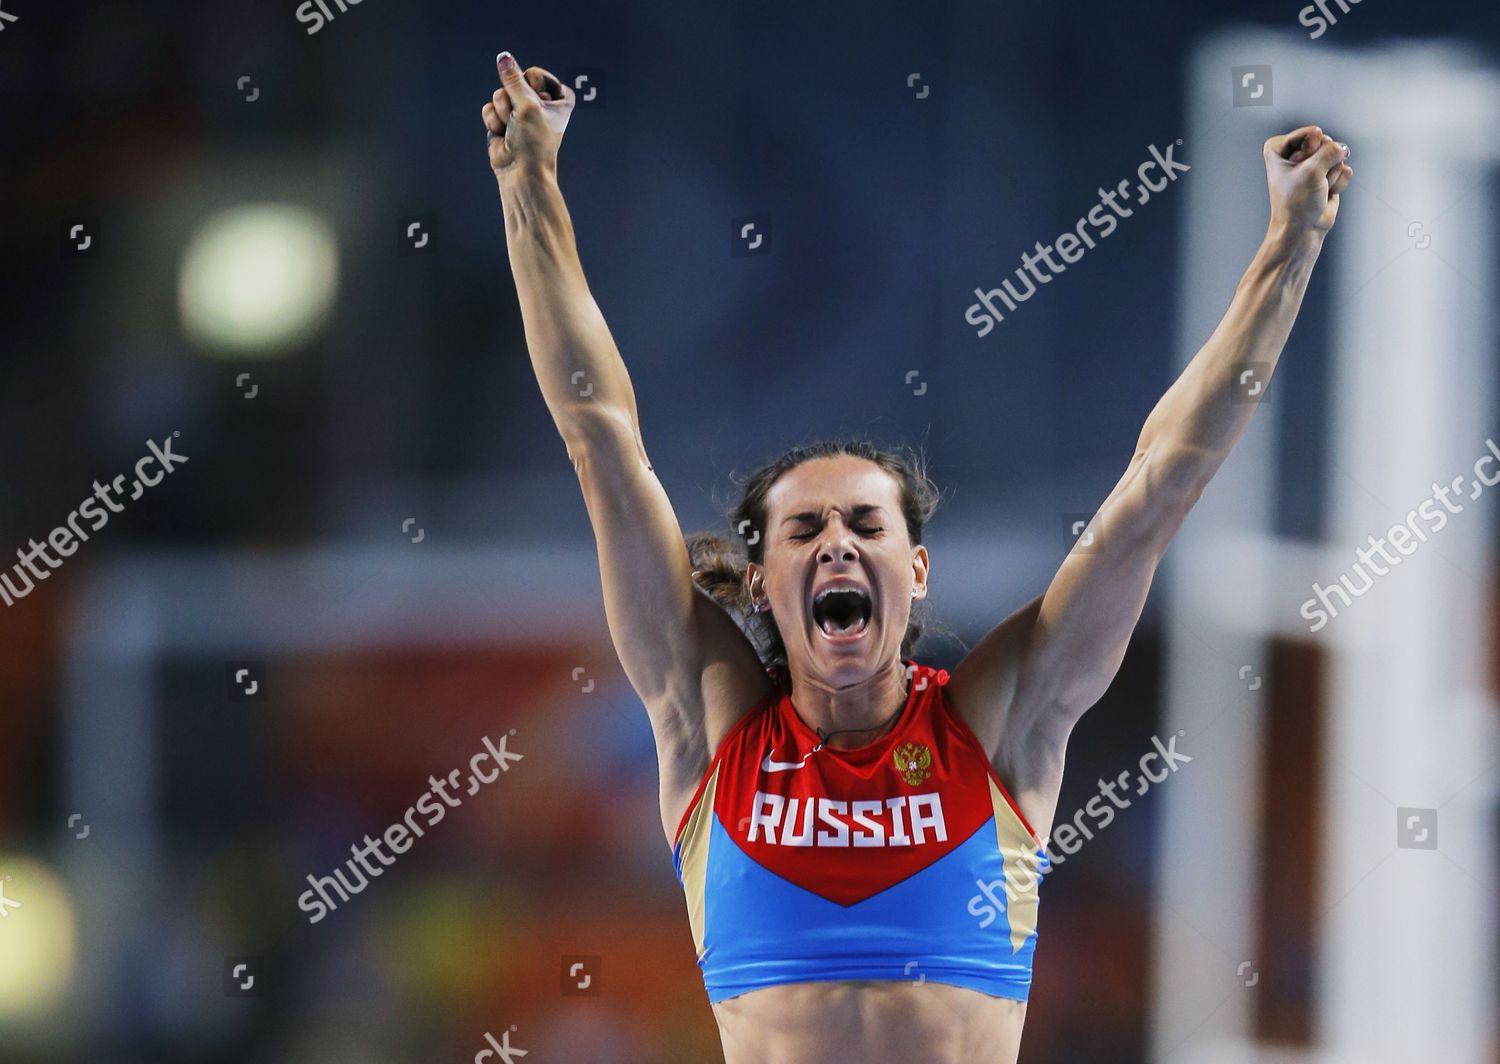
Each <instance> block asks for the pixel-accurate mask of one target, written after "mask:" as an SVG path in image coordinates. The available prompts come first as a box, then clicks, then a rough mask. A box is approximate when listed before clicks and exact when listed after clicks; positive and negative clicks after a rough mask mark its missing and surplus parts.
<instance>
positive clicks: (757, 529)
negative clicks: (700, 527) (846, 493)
mask: <svg viewBox="0 0 1500 1064" xmlns="http://www.w3.org/2000/svg"><path fill="white" fill-rule="evenodd" d="M838 455H849V456H851V457H854V458H864V459H866V460H868V461H871V462H874V463H875V464H876V465H878V466H879V467H880V468H881V469H883V470H885V471H886V472H887V473H889V474H890V475H891V476H892V477H893V478H894V479H895V481H896V484H897V486H898V487H899V488H900V490H901V515H902V517H903V518H904V519H905V522H906V534H907V536H908V537H909V538H910V539H911V542H912V545H913V546H916V545H917V544H919V543H921V542H922V529H923V527H924V526H925V525H926V524H927V522H928V520H929V519H930V518H931V517H932V515H933V512H934V511H935V510H936V509H937V505H938V502H939V500H940V498H941V492H940V491H939V490H938V488H937V486H936V485H935V484H933V482H932V481H931V479H929V478H928V475H927V460H926V457H925V456H924V455H923V454H922V453H921V452H919V451H914V450H912V449H910V448H906V447H902V448H900V449H899V450H885V449H882V448H880V447H878V446H876V445H875V444H873V443H870V442H868V441H867V440H863V439H858V438H843V439H836V440H824V441H820V442H818V443H814V444H811V445H809V446H805V447H794V448H792V449H791V450H789V451H787V452H785V453H784V454H782V455H781V456H780V457H779V458H777V459H775V460H774V461H771V462H768V463H767V464H765V465H763V466H761V467H760V468H759V469H758V470H756V471H755V472H754V473H752V474H750V475H749V476H748V477H741V476H737V475H735V474H733V473H731V474H730V479H731V480H732V481H733V482H734V483H736V484H737V485H739V487H740V499H739V502H737V503H736V504H735V505H734V506H733V508H731V509H730V510H729V514H728V517H729V527H730V529H731V530H733V533H734V534H733V536H732V537H725V536H720V535H718V534H716V533H713V532H695V533H693V534H692V535H690V536H688V537H687V540H686V542H687V549H688V557H689V558H691V559H692V563H693V570H694V572H695V574H696V575H695V577H694V579H695V580H696V581H697V584H698V586H699V587H701V588H702V589H703V590H704V591H706V592H707V593H708V594H709V595H710V596H711V597H712V598H713V600H714V601H715V602H717V603H718V604H719V605H720V606H722V607H724V609H725V610H726V611H727V612H728V613H729V615H730V616H731V617H732V618H734V620H735V623H736V624H738V625H739V626H740V629H741V630H742V631H744V633H745V635H746V636H747V637H749V639H750V642H751V643H752V644H753V645H754V646H755V649H756V652H757V653H758V654H759V655H760V659H761V662H762V663H763V664H765V665H767V666H772V665H777V666H782V665H785V664H786V663H787V660H786V644H785V643H783V642H782V639H781V631H780V630H779V629H778V628H777V627H776V622H775V620H773V619H772V617H771V615H770V614H769V613H756V612H754V611H753V609H752V605H753V604H752V603H751V601H750V592H749V589H748V588H746V587H745V571H746V567H747V565H748V563H749V562H755V563H756V564H761V563H762V562H763V561H764V559H765V552H766V536H765V535H764V533H765V529H766V523H767V519H768V517H769V515H768V513H767V512H766V511H767V506H766V496H767V495H769V494H770V491H771V488H772V487H773V486H774V485H775V484H776V482H777V481H778V480H780V479H781V478H782V476H784V475H785V474H786V473H789V472H790V471H791V470H793V469H795V468H797V467H798V466H799V465H801V464H802V463H804V462H807V461H811V460H812V459H814V458H832V457H835V456H838ZM927 613H928V607H927V603H926V600H922V601H913V603H912V617H911V619H910V620H909V621H908V622H907V625H906V634H905V635H904V636H903V637H902V640H901V657H902V658H907V657H909V656H910V655H911V652H912V649H913V648H914V647H915V646H916V644H917V641H918V640H919V639H921V638H922V633H923V631H924V630H925V628H926V627H928V626H931V627H936V628H939V629H941V630H943V631H948V629H947V628H946V626H944V625H942V624H939V623H937V622H935V621H934V620H933V619H932V618H931V617H930V616H928V615H927ZM919 614H920V617H919ZM949 634H952V633H951V632H949Z"/></svg>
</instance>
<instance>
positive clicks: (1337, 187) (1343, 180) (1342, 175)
mask: <svg viewBox="0 0 1500 1064" xmlns="http://www.w3.org/2000/svg"><path fill="white" fill-rule="evenodd" d="M1353 180H1354V167H1352V166H1350V165H1349V164H1348V163H1344V164H1343V165H1342V166H1340V167H1339V172H1338V176H1337V177H1336V178H1334V181H1333V184H1331V185H1329V186H1328V198H1329V199H1332V198H1333V197H1334V196H1337V195H1338V194H1339V193H1341V192H1343V191H1344V189H1346V188H1348V187H1349V182H1350V181H1353Z"/></svg>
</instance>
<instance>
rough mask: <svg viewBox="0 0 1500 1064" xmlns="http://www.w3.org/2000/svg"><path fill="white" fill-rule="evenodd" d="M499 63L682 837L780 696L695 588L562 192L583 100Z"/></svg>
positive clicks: (539, 276) (527, 319)
mask: <svg viewBox="0 0 1500 1064" xmlns="http://www.w3.org/2000/svg"><path fill="white" fill-rule="evenodd" d="M498 65H499V70H500V80H501V88H499V89H498V90H496V92H495V94H494V97H493V98H492V99H491V101H490V102H489V103H488V104H486V105H485V107H484V122H485V126H486V128H487V129H488V131H489V155H490V167H491V169H492V170H493V171H494V173H495V179H496V181H497V182H498V184H499V189H500V201H501V204H502V206H503V208H504V213H505V239H506V245H507V247H508V249H509V252H510V265H511V273H512V274H513V276H514V277H515V283H516V292H517V295H518V296H519V299H520V304H521V318H522V322H523V324H524V326H525V330H526V346H527V349H528V350H529V352H530V354H531V364H532V368H533V369H534V370H535V372H536V379H537V383H538V384H539V385H540V386H541V390H542V398H543V399H544V400H545V401H546V403H547V409H548V410H549V411H550V412H551V414H552V419H553V421H554V422H555V423H556V425H557V430H558V432H559V433H560V434H561V436H562V438H563V442H564V443H565V444H566V446H567V451H568V456H569V458H570V459H571V460H572V463H573V468H574V470H575V471H576V472H577V474H578V479H579V484H580V486H581V487H582V489H583V497H584V502H585V504H586V506H587V507H588V512H589V520H590V522H591V523H592V525H593V528H594V536H595V539H596V541H597V544H598V549H599V570H600V576H601V578H602V582H603V588H604V610H605V616H606V619H607V621H608V623H609V630H610V635H611V637H612V639H613V641H614V645H615V650H616V652H617V653H618V654H619V656H620V663H621V665H622V666H623V667H624V670H625V675H626V676H627V677H628V678H629V680H630V682H631V685H632V686H634V688H635V690H636V692H637V693H638V694H639V695H640V697H641V700H642V701H643V702H644V703H645V706H646V710H647V712H648V714H649V715H650V718H651V725H652V730H653V732H654V734H655V736H656V744H657V754H658V758H659V760H660V763H661V785H662V817H663V825H664V827H666V828H667V832H668V835H669V836H670V835H671V834H672V832H673V830H674V829H675V827H676V822H675V821H676V816H675V815H674V811H675V812H676V813H680V811H681V808H682V807H683V806H685V805H686V802H687V800H688V799H689V798H690V797H691V793H692V790H693V788H694V787H696V785H697V782H698V777H699V776H700V775H701V774H702V772H703V771H704V769H706V768H707V766H708V762H709V757H710V753H711V751H712V750H713V749H715V748H716V746H717V742H718V740H719V739H720V738H722V736H723V734H724V733H725V732H726V731H727V730H728V728H729V727H730V726H731V725H732V724H733V721H734V719H735V718H736V717H737V716H738V714H740V713H742V712H743V711H744V710H746V709H748V708H750V706H752V705H753V704H754V703H755V702H756V701H758V700H759V699H760V698H761V697H763V695H764V694H765V693H766V692H767V691H768V690H769V686H770V684H769V680H768V679H767V676H766V674H765V672H764V670H763V669H762V668H761V665H760V660H759V658H758V657H757V656H756V654H755V650H754V648H753V647H752V646H751V644H750V642H749V640H747V639H746V638H745V636H744V634H743V633H741V632H740V630H739V628H738V627H737V626H736V625H735V623H734V621H733V620H732V619H731V618H730V617H729V615H728V614H727V613H725V612H724V610H723V609H722V608H721V607H720V606H719V605H718V604H717V603H715V602H714V601H713V600H712V599H710V598H709V597H708V596H707V595H706V594H704V593H703V592H701V591H699V590H698V589H697V587H696V586H695V584H694V583H693V579H692V566H691V563H690V562H689V559H688V553H687V547H686V544H685V543H684V540H683V536H682V530H681V528H680V527H679V525H678V522H677V518H676V516H675V514H674V513H673V511H672V506H671V503H670V502H669V501H668V499H667V495H666V492H665V491H664V490H663V489H662V486H661V482H660V481H659V480H658V479H657V477H656V474H655V472H654V471H653V470H652V467H651V463H650V461H649V460H648V459H647V457H646V448H645V444H644V443H643V442H642V439H641V433H640V425H639V421H638V417H637V413H636V402H635V392H634V390H633V389H632V387H631V383H630V376H629V374H628V373H627V372H626V370H625V362H624V360H623V359H622V358H621V357H620V352H619V350H618V349H617V348H616V347H615V342H614V338H613V337H612V336H611V335H610V332H609V328H608V326H606V325H605V323H604V316H603V314H601V313H600V311H599V307H598V305H597V304H596V303H595V302H594V298H593V295H592V294H591V293H590V292H589V289H588V284H587V283H586V282H585V280H584V277H583V267H582V265H581V263H580V262H579V259H578V249H577V246H576V244H575V242H574V238H573V225H572V221H571V219H570V218H569V216H568V210H567V207H566V206H565V205H564V204H563V198H562V193H561V192H560V191H559V189H558V184H557V149H558V145H559V144H560V143H561V141H562V135H563V131H564V129H565V128H566V127H567V124H568V118H569V116H570V115H571V113H572V110H573V104H574V95H573V91H572V90H571V89H569V88H567V87H566V86H564V85H563V84H562V83H561V82H559V81H558V79H557V78H555V77H553V76H552V75H551V74H549V73H547V72H546V71H545V70H542V69H541V68H540V67H531V68H530V69H529V70H527V71H526V72H525V74H524V75H523V74H522V72H521V71H520V69H519V68H518V67H517V65H516V63H515V60H514V59H512V58H511V56H510V54H509V53H508V52H502V53H501V54H500V56H499V57H498ZM684 792H685V793H684Z"/></svg>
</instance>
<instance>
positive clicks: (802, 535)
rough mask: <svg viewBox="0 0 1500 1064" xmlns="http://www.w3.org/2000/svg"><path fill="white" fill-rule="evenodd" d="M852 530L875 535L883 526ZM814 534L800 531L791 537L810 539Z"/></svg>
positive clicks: (881, 530)
mask: <svg viewBox="0 0 1500 1064" xmlns="http://www.w3.org/2000/svg"><path fill="white" fill-rule="evenodd" d="M854 531H856V532H858V533H859V534H860V535H864V536H873V535H876V534H878V533H880V532H884V531H885V529H883V528H856V529H855V530H854ZM815 535H817V532H816V531H813V532H803V533H800V534H798V535H795V536H793V537H792V538H793V539H812V538H813V536H815Z"/></svg>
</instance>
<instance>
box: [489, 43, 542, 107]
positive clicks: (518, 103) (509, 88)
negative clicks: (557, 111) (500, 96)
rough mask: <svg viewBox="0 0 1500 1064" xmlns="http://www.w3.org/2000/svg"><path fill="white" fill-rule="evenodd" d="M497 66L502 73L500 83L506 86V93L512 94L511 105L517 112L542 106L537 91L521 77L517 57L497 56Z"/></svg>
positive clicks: (505, 54) (506, 54)
mask: <svg viewBox="0 0 1500 1064" xmlns="http://www.w3.org/2000/svg"><path fill="white" fill-rule="evenodd" d="M495 66H496V68H497V69H499V71H500V82H501V84H503V85H504V86H505V91H506V92H508V93H510V103H511V106H512V107H514V108H515V109H516V110H517V111H524V110H525V109H526V108H528V107H530V106H532V105H533V104H536V105H540V104H541V102H542V101H541V100H540V99H539V98H538V97H537V94H536V90H535V89H533V88H532V87H531V85H530V84H529V83H528V82H527V81H526V79H525V78H523V77H522V76H521V67H520V64H518V63H517V62H516V57H515V56H513V55H511V54H510V53H509V52H501V53H500V54H499V55H497V56H495Z"/></svg>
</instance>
